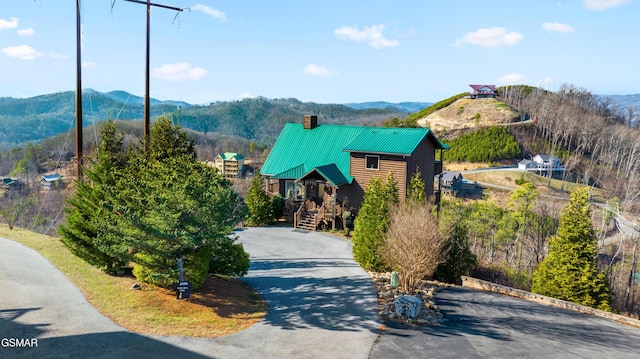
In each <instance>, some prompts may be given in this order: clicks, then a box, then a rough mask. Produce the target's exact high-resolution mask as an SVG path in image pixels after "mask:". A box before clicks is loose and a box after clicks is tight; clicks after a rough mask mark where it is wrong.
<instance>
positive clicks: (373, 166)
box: [364, 156, 380, 170]
mask: <svg viewBox="0 0 640 359" xmlns="http://www.w3.org/2000/svg"><path fill="white" fill-rule="evenodd" d="M364 160H365V165H366V167H365V168H366V169H368V170H378V165H379V162H380V156H364Z"/></svg>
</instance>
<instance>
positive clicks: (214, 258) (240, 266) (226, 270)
mask: <svg viewBox="0 0 640 359" xmlns="http://www.w3.org/2000/svg"><path fill="white" fill-rule="evenodd" d="M235 240H236V238H230V237H226V238H224V239H221V240H218V241H217V242H216V244H215V245H214V246H213V247H212V248H211V252H210V253H211V257H210V262H209V273H214V274H220V275H225V276H234V277H235V276H243V275H245V274H247V272H248V271H249V254H248V253H247V252H245V251H244V246H243V245H242V243H235Z"/></svg>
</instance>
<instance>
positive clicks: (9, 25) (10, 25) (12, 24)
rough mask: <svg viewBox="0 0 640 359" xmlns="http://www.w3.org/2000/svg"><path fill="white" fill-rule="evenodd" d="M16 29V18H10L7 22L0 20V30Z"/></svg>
mask: <svg viewBox="0 0 640 359" xmlns="http://www.w3.org/2000/svg"><path fill="white" fill-rule="evenodd" d="M16 27H18V18H17V17H12V18H10V19H9V20H5V19H0V30H6V29H15V28H16Z"/></svg>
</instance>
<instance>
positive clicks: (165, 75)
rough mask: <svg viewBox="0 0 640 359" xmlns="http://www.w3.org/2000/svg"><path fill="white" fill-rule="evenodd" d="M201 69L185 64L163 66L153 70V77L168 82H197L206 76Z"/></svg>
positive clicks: (205, 72) (205, 71)
mask: <svg viewBox="0 0 640 359" xmlns="http://www.w3.org/2000/svg"><path fill="white" fill-rule="evenodd" d="M207 73H208V72H207V70H205V69H203V68H202V67H193V66H191V64H189V63H187V62H179V63H177V64H164V65H162V66H160V67H156V68H155V69H153V72H152V75H153V77H155V78H157V79H160V80H166V81H170V82H181V81H198V80H200V79H201V78H203V77H205V76H206V75H207Z"/></svg>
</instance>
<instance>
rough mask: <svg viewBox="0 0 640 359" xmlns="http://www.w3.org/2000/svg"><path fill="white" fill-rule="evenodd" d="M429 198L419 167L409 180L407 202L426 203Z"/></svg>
mask: <svg viewBox="0 0 640 359" xmlns="http://www.w3.org/2000/svg"><path fill="white" fill-rule="evenodd" d="M426 200H427V196H426V194H425V192H424V181H423V180H422V173H420V170H419V169H418V167H416V171H415V172H414V173H413V175H412V176H411V179H410V180H409V188H408V189H407V202H417V203H425V202H426Z"/></svg>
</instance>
